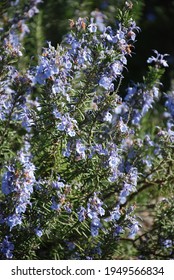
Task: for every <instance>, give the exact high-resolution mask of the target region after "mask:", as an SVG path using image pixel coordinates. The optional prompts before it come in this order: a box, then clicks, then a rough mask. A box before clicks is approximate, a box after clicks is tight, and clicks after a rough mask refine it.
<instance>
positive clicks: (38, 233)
mask: <svg viewBox="0 0 174 280" xmlns="http://www.w3.org/2000/svg"><path fill="white" fill-rule="evenodd" d="M34 231H35V233H36V235H37V236H38V237H41V236H42V235H43V230H42V229H40V228H38V227H37V228H36V229H35V230H34Z"/></svg>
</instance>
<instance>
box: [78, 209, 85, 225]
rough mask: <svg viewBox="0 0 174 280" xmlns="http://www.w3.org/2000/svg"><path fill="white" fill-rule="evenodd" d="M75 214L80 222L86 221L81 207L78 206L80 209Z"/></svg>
mask: <svg viewBox="0 0 174 280" xmlns="http://www.w3.org/2000/svg"><path fill="white" fill-rule="evenodd" d="M77 214H78V219H79V221H80V222H83V221H84V220H85V219H86V209H85V208H84V207H83V206H80V209H79V211H78V212H77Z"/></svg>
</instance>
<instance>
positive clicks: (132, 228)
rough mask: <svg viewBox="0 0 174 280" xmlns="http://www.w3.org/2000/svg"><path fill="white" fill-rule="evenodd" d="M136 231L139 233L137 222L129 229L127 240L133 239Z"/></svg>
mask: <svg viewBox="0 0 174 280" xmlns="http://www.w3.org/2000/svg"><path fill="white" fill-rule="evenodd" d="M138 231H139V224H138V222H137V221H135V222H134V223H133V224H132V225H131V227H130V233H129V238H134V237H135V235H136V234H137V232H138Z"/></svg>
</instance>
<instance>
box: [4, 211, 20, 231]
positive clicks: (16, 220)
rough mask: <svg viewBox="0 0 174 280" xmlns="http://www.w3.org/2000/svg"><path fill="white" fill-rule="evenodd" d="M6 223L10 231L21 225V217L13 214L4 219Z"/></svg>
mask: <svg viewBox="0 0 174 280" xmlns="http://www.w3.org/2000/svg"><path fill="white" fill-rule="evenodd" d="M6 222H7V225H8V226H9V227H10V230H12V228H13V227H15V226H17V225H21V224H22V217H21V215H19V214H13V215H10V216H9V217H8V218H7V219H6Z"/></svg>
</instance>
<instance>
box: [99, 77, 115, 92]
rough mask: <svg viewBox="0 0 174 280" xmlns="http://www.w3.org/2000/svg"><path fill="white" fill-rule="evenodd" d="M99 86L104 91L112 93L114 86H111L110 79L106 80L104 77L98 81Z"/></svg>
mask: <svg viewBox="0 0 174 280" xmlns="http://www.w3.org/2000/svg"><path fill="white" fill-rule="evenodd" d="M99 86H100V87H103V88H104V89H106V90H109V91H113V90H114V85H113V84H112V79H111V78H107V77H106V76H103V77H101V79H100V80H99Z"/></svg>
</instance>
